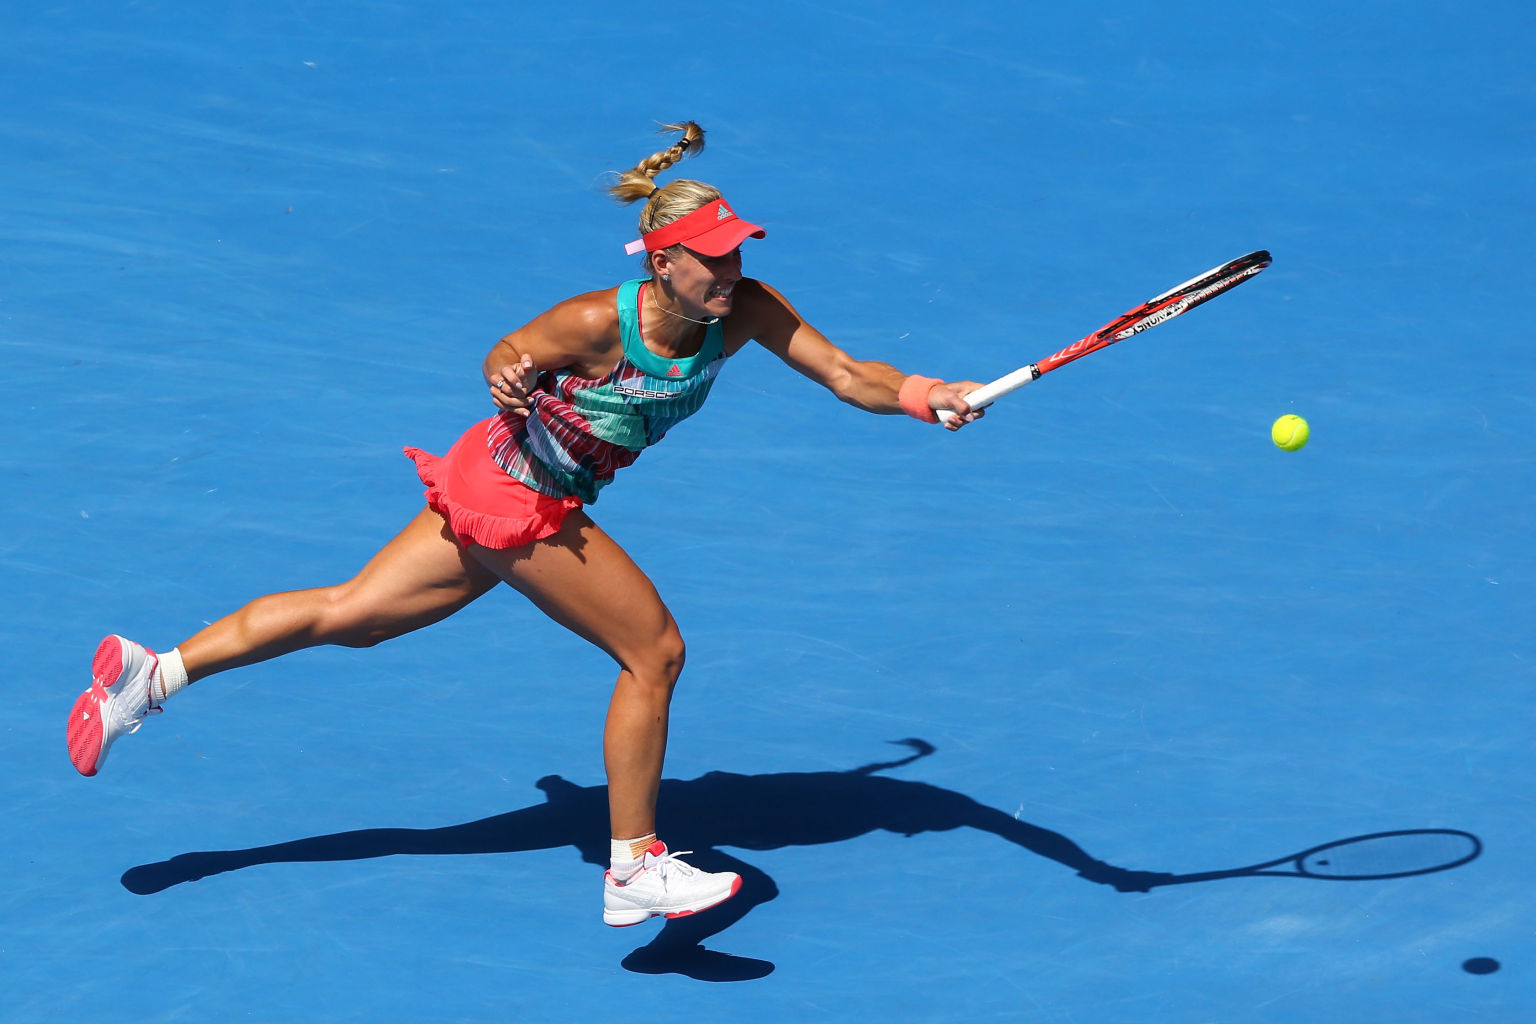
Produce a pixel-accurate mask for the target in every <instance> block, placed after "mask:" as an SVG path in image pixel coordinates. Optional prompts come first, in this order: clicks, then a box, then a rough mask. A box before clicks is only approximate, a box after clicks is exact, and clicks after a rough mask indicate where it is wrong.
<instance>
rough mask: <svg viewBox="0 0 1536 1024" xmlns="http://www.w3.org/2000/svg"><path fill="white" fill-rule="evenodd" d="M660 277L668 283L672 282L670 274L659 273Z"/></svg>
mask: <svg viewBox="0 0 1536 1024" xmlns="http://www.w3.org/2000/svg"><path fill="white" fill-rule="evenodd" d="M661 279H662V280H663V281H665V282H667V283H668V284H671V283H672V275H671V274H662V275H661Z"/></svg>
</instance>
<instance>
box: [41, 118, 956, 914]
mask: <svg viewBox="0 0 1536 1024" xmlns="http://www.w3.org/2000/svg"><path fill="white" fill-rule="evenodd" d="M663 130H664V131H667V132H677V133H680V135H679V137H678V139H677V141H676V143H675V144H673V145H672V146H670V147H669V148H667V149H665V150H662V151H660V152H658V153H654V154H652V155H651V156H650V157H648V158H646V159H645V160H642V161H641V162H640V163H639V164H638V165H636V166H635V167H634V168H633V169H631V170H629V171H627V172H624V173H623V174H621V175H619V178H618V181H617V183H616V184H615V185H614V186H613V187H612V188H611V189H610V192H611V194H612V195H613V196H614V198H615V199H617V200H619V201H621V202H625V203H632V202H635V201H637V200H644V206H643V207H642V208H641V211H640V225H639V226H640V239H639V241H637V242H633V243H631V244H630V246H629V250H630V251H631V252H632V253H636V254H638V253H640V252H642V251H643V252H644V253H645V269H646V276H645V277H643V278H640V279H637V280H633V281H628V282H626V283H624V284H621V285H619V286H618V287H616V288H608V289H606V290H603V291H595V292H589V293H588V294H585V295H578V296H577V297H575V298H573V299H568V300H566V301H565V302H562V303H560V304H559V305H557V306H555V307H554V308H553V309H550V310H548V311H547V312H545V313H543V314H541V315H539V316H537V317H535V318H534V319H533V320H532V321H531V322H529V323H528V324H526V325H525V326H523V327H521V328H519V329H517V330H516V331H513V332H512V333H511V334H509V335H507V336H506V337H505V338H503V339H501V341H499V342H498V343H497V344H496V345H495V346H494V347H493V348H492V349H491V351H490V353H489V354H488V355H487V356H486V359H485V362H484V366H483V370H484V375H485V380H486V383H487V385H488V386H489V388H490V395H491V399H492V400H493V401H494V402H495V404H496V407H497V412H496V415H495V416H493V417H491V418H490V419H488V420H485V421H483V422H480V423H476V424H475V425H474V426H472V427H470V428H469V429H468V430H467V431H465V432H464V434H463V436H462V437H460V438H459V440H458V441H457V442H456V443H455V444H454V445H453V447H452V448H450V449H449V450H448V453H447V454H446V455H444V456H441V457H438V456H436V455H430V454H428V453H426V452H423V451H421V450H419V449H416V448H407V449H406V450H405V452H406V454H407V455H408V456H410V458H411V459H413V460H414V461H415V464H416V471H417V474H418V475H419V476H420V477H421V480H422V482H423V483H424V484H425V485H426V504H427V507H426V508H425V509H423V510H422V511H421V512H420V513H419V514H417V516H416V517H415V519H413V520H412V521H411V523H410V524H409V525H407V526H406V527H405V529H404V530H403V531H401V532H400V534H399V535H398V536H396V537H395V538H394V539H393V540H391V541H390V542H389V543H388V544H386V545H385V546H384V548H383V549H382V550H380V551H379V552H378V553H377V554H376V555H374V556H373V558H372V559H371V560H370V561H369V562H368V563H367V565H365V566H364V567H363V569H362V571H361V572H359V573H358V575H357V576H356V577H355V578H353V579H352V580H350V581H348V582H346V583H342V584H340V585H338V586H331V587H321V588H318V589H314V590H300V591H293V592H290V593H281V594H271V595H268V596H266V597H261V598H257V599H256V600H255V601H252V602H251V603H250V604H247V605H246V606H245V607H243V608H241V609H240V610H239V611H237V612H235V613H234V614H232V615H229V616H227V617H225V618H222V619H220V620H219V621H217V622H215V623H213V624H212V625H211V626H208V627H207V628H206V629H203V630H202V631H200V632H198V633H197V634H196V635H194V636H193V637H192V638H191V639H189V640H187V641H185V642H184V643H182V644H180V645H178V646H177V647H175V648H173V649H171V650H169V651H166V652H165V653H163V654H156V653H155V652H154V651H152V650H149V649H147V648H145V647H143V646H141V645H139V644H137V643H134V642H133V641H131V640H127V639H125V638H123V637H120V636H115V635H114V636H108V637H107V638H106V639H104V640H102V641H101V644H100V646H99V647H98V648H97V650H96V655H95V659H94V661H93V663H92V666H91V675H92V681H91V686H90V688H89V689H88V690H86V691H85V692H84V693H82V694H81V695H80V697H79V698H78V699H77V700H76V701H75V704H74V708H73V709H72V710H71V712H70V717H69V724H68V730H67V740H68V745H69V756H70V760H71V761H72V762H73V763H74V765H75V768H76V769H78V770H79V771H80V773H81V774H83V775H95V774H96V773H97V771H99V770H100V768H101V766H102V763H103V762H104V761H105V759H106V756H107V751H108V750H109V749H110V748H111V746H112V744H113V743H114V742H116V741H117V740H118V739H120V738H121V737H123V736H125V735H127V734H129V733H134V732H137V731H138V730H139V728H140V726H141V725H142V724H143V722H144V719H145V717H146V716H147V715H150V714H154V713H158V712H160V711H161V709H162V705H163V704H164V703H165V702H166V701H167V700H168V699H170V698H171V697H172V696H174V695H175V694H176V693H177V692H178V691H180V690H181V689H183V688H184V687H186V686H187V684H188V683H191V682H194V681H196V680H199V679H203V678H206V677H208V676H211V675H214V674H215V673H218V672H224V671H226V670H228V669H232V668H238V667H240V666H242V665H250V664H254V663H256V662H259V661H264V660H266V659H268V658H275V657H277V656H278V655H282V654H287V653H288V652H290V651H296V650H301V649H303V648H308V647H314V646H318V645H321V644H338V645H342V646H346V647H369V646H372V645H374V644H377V643H380V642H382V641H384V640H389V639H391V638H393V637H397V636H400V635H402V634H404V633H408V632H410V631H412V630H416V629H420V628H421V627H423V626H426V625H429V624H431V623H434V622H437V621H439V620H441V619H443V618H445V617H446V616H448V615H451V614H453V613H454V612H456V611H458V610H459V609H460V608H463V607H464V606H465V605H467V604H469V603H470V602H471V601H473V600H475V599H476V598H478V597H479V596H480V595H482V594H484V593H486V592H487V591H489V590H491V589H492V588H493V587H495V586H496V585H497V584H499V583H506V584H508V585H510V586H512V587H513V588H514V589H516V590H517V591H519V592H520V593H522V594H523V595H525V596H526V597H527V598H528V599H529V600H530V601H532V602H533V603H534V604H535V605H536V606H537V607H538V608H539V609H540V610H542V611H543V612H544V613H545V614H546V615H548V616H549V617H550V618H551V619H553V620H555V621H556V622H558V623H560V624H561V625H563V626H565V627H566V628H568V629H570V630H572V631H574V632H575V633H576V634H578V635H579V636H582V637H584V638H585V639H587V640H588V641H590V642H591V643H593V644H595V645H597V646H598V647H599V648H601V649H602V650H604V651H606V652H607V653H608V654H609V655H610V656H611V657H612V658H613V659H614V660H615V661H616V662H617V663H618V666H619V677H618V682H617V684H616V685H615V687H614V691H613V698H612V701H611V702H610V704H609V707H608V716H607V722H606V725H605V727H604V731H603V756H604V762H605V767H606V770H607V776H608V800H609V813H610V826H611V835H612V840H613V841H612V850H611V852H612V863H611V866H610V867H609V869H608V871H607V872H606V873H605V874H604V878H603V920H604V921H606V922H607V923H608V924H610V925H615V926H622V925H632V924H639V923H640V922H642V921H645V920H646V919H648V918H650V917H654V916H656V915H664V916H666V917H678V916H682V915H686V914H692V913H696V912H698V911H700V910H705V909H707V908H709V907H712V906H715V905H716V904H718V903H721V902H723V901H724V900H726V899H729V898H730V897H731V896H732V895H734V894H735V893H736V891H737V890H738V889H739V888H740V886H741V879H740V877H739V876H737V875H736V874H735V873H732V872H718V873H711V872H705V871H700V870H698V869H696V868H694V867H691V866H690V865H688V864H687V863H685V862H684V861H682V860H680V859H679V858H678V856H677V855H676V854H674V853H671V852H669V851H668V849H667V847H666V844H664V843H663V842H661V841H659V840H658V839H657V838H656V834H655V832H656V794H657V790H658V788H659V786H660V782H661V771H662V761H663V757H664V754H665V752H666V746H667V716H668V708H669V706H670V703H671V700H672V691H673V688H674V686H675V685H676V683H677V679H678V675H679V673H680V672H681V671H682V668H683V651H684V648H683V639H682V636H681V634H680V633H679V632H678V627H677V623H676V622H674V621H673V619H672V615H671V613H670V612H669V611H668V610H667V606H666V605H665V604H663V603H662V600H661V597H660V596H659V595H658V594H657V592H656V588H655V586H654V585H653V584H652V583H651V581H650V579H648V578H647V577H646V575H645V573H644V572H642V571H641V570H640V568H639V567H638V566H637V565H636V564H635V563H634V562H633V561H632V560H631V559H630V557H629V556H628V555H627V554H625V552H624V551H623V549H621V548H620V547H619V545H618V544H616V543H615V542H614V541H613V540H612V539H611V538H610V537H609V536H608V535H607V534H606V533H604V532H603V530H602V529H601V528H600V527H599V526H598V525H597V524H596V523H595V522H593V521H592V518H591V517H590V516H589V515H588V514H587V511H586V506H587V505H590V504H592V503H593V502H595V501H596V500H597V495H598V492H599V491H600V490H601V489H602V488H603V487H604V486H605V485H606V484H607V483H608V482H609V481H610V480H612V479H613V475H614V473H615V472H616V471H617V470H619V469H620V468H622V467H624V466H627V465H629V464H630V463H631V462H633V461H635V458H636V457H637V456H638V455H639V454H640V452H641V451H642V450H644V449H645V448H646V447H648V446H650V445H652V444H655V443H656V442H657V441H659V440H661V439H662V437H663V436H665V435H666V433H667V431H668V430H670V429H671V428H672V427H673V426H674V425H675V424H677V423H678V422H680V421H681V420H683V419H684V418H685V417H687V416H689V415H691V414H692V413H693V412H695V411H696V410H697V409H698V408H699V406H700V405H702V404H703V402H704V399H705V397H706V396H707V395H708V394H709V390H710V387H711V385H712V384H713V383H714V381H715V377H716V375H717V374H719V373H720V371H721V369H722V368H723V367H724V366H725V364H726V361H727V360H728V359H729V358H730V357H731V356H732V355H733V354H735V353H736V352H738V351H740V350H741V348H742V347H743V346H745V345H746V344H747V343H748V342H754V341H755V342H756V343H758V344H759V345H762V346H764V347H765V348H767V349H768V350H769V351H770V352H772V353H774V355H776V356H778V357H779V358H780V359H782V360H784V362H786V363H788V364H789V365H790V366H791V367H793V368H794V369H795V370H797V371H799V372H800V373H802V374H804V375H805V376H806V377H808V378H810V379H811V380H814V381H816V382H818V383H820V384H822V385H825V386H826V387H827V389H828V390H830V391H831V392H832V393H833V394H834V395H836V396H837V397H838V398H840V399H842V400H843V401H844V402H848V403H851V404H852V405H855V406H858V407H859V408H862V409H866V410H868V411H870V412H874V413H900V412H906V413H908V414H910V415H912V416H914V417H916V418H917V419H920V420H923V421H925V422H928V423H936V422H938V417H937V414H936V410H939V409H947V410H949V411H951V412H953V413H955V414H956V415H955V417H954V418H952V419H949V420H948V421H947V422H946V424H945V426H946V427H947V428H948V429H951V430H954V429H959V428H960V427H961V426H962V425H964V424H966V423H969V422H971V421H972V420H974V419H975V418H977V417H978V416H980V415H981V413H980V412H973V411H972V410H971V409H970V407H969V406H968V405H967V404H966V402H965V398H964V396H965V395H966V394H968V393H969V392H970V391H973V390H975V389H976V388H977V387H978V386H979V385H978V384H977V383H976V382H974V381H961V382H943V381H939V380H935V379H933V378H929V377H921V376H909V375H907V374H903V373H901V372H899V371H897V370H896V369H895V368H894V367H892V366H890V365H888V364H886V363H881V362H870V361H861V360H856V359H853V358H852V357H850V356H849V355H848V354H847V353H845V352H843V351H842V350H841V349H839V348H837V347H836V346H835V345H833V344H832V343H831V342H830V341H828V340H827V339H826V338H825V337H824V336H823V335H822V334H821V332H819V331H817V330H816V329H815V328H814V327H812V326H811V325H810V324H808V323H806V322H805V321H804V320H802V319H801V318H800V315H799V314H798V313H797V312H795V309H794V307H793V306H791V305H790V304H789V302H788V301H787V300H785V298H784V297H783V296H782V295H780V294H779V293H778V292H776V291H775V290H774V289H772V288H771V287H769V286H768V285H766V284H763V283H762V282H760V281H755V280H752V279H751V278H746V277H743V276H742V273H741V244H742V242H743V241H745V240H746V239H747V238H762V237H763V236H764V231H763V229H762V228H760V227H758V226H757V225H756V224H751V223H748V222H747V221H745V220H742V219H741V218H740V217H739V216H737V214H736V211H735V208H734V207H732V206H731V205H730V204H729V203H727V202H726V201H725V199H724V198H722V196H721V194H720V192H719V191H718V190H717V189H715V188H713V187H711V186H709V185H706V184H703V183H702V182H698V181H691V180H686V179H681V180H675V181H672V182H670V183H668V184H667V185H665V186H661V185H658V184H657V183H656V181H655V177H656V175H657V174H658V173H659V172H661V171H663V170H666V169H667V168H668V167H671V166H672V165H673V164H675V163H676V162H677V161H678V160H680V159H682V158H683V157H684V156H691V155H694V154H696V153H698V152H699V151H700V150H701V149H702V148H703V144H704V133H703V131H702V130H701V129H700V128H699V126H698V125H697V124H694V123H693V122H691V121H689V122H686V123H684V124H677V125H667V126H665V127H664V129H663Z"/></svg>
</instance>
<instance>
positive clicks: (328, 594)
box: [316, 583, 398, 648]
mask: <svg viewBox="0 0 1536 1024" xmlns="http://www.w3.org/2000/svg"><path fill="white" fill-rule="evenodd" d="M320 605H321V607H320V614H319V622H318V625H317V628H316V633H317V639H318V640H319V641H320V642H321V643H327V644H335V645H336V646H338V647H359V648H362V647H373V646H375V645H377V644H381V643H383V642H384V641H385V640H388V639H390V638H392V637H394V636H395V635H396V633H397V632H398V631H397V630H395V629H393V628H391V624H390V622H389V621H388V619H387V618H386V617H384V616H382V615H380V614H379V611H378V609H377V608H375V607H373V606H372V605H371V604H369V603H368V602H367V601H365V600H363V599H361V598H360V596H359V595H358V594H357V593H356V592H355V591H354V590H353V589H352V588H351V587H350V586H349V585H347V584H345V583H343V584H341V585H339V586H335V587H326V588H324V589H323V590H321V591H320Z"/></svg>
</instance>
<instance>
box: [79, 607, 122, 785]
mask: <svg viewBox="0 0 1536 1024" xmlns="http://www.w3.org/2000/svg"><path fill="white" fill-rule="evenodd" d="M127 673H128V649H127V648H126V647H125V646H124V641H123V638H122V637H120V636H117V635H115V634H114V635H112V636H109V637H106V638H105V639H103V640H102V641H101V643H100V644H98V645H97V646H96V656H95V657H94V658H92V659H91V688H90V689H89V690H86V691H85V692H84V693H82V694H81V695H80V696H79V697H77V698H75V706H74V707H73V708H71V709H70V712H69V727H68V729H67V730H66V735H65V738H66V740H67V741H68V744H69V760H70V763H71V764H73V765H74V766H75V770H76V771H77V772H79V773H80V774H81V775H84V776H86V777H87V778H89V777H90V776H92V775H95V774H96V772H97V771H98V770H99V769H100V768H101V764H102V762H103V761H105V760H106V750H105V749H104V748H103V747H102V744H101V741H102V738H103V735H104V734H103V732H102V727H103V724H104V723H105V721H106V706H107V702H108V701H109V700H111V699H112V698H113V697H114V696H115V694H112V693H108V692H107V691H108V690H110V689H111V688H112V687H114V686H116V685H118V684H119V683H121V682H122V681H123V676H125V675H127ZM109 680H110V681H109Z"/></svg>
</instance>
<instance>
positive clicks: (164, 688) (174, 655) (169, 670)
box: [149, 647, 187, 704]
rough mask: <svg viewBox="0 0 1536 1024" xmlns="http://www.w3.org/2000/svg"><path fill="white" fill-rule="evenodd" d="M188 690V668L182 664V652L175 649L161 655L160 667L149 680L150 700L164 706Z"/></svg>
mask: <svg viewBox="0 0 1536 1024" xmlns="http://www.w3.org/2000/svg"><path fill="white" fill-rule="evenodd" d="M186 688H187V666H186V665H185V664H183V663H182V660H181V651H180V650H179V649H178V648H174V647H173V648H171V649H170V650H169V651H167V652H166V653H164V654H162V655H160V665H159V667H158V668H156V669H155V674H154V675H153V676H151V677H150V680H149V699H150V700H151V701H153V702H154V703H156V704H164V703H165V702H166V700H167V699H168V698H170V697H174V696H175V695H176V694H178V693H180V692H181V691H182V690H185V689H186Z"/></svg>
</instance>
